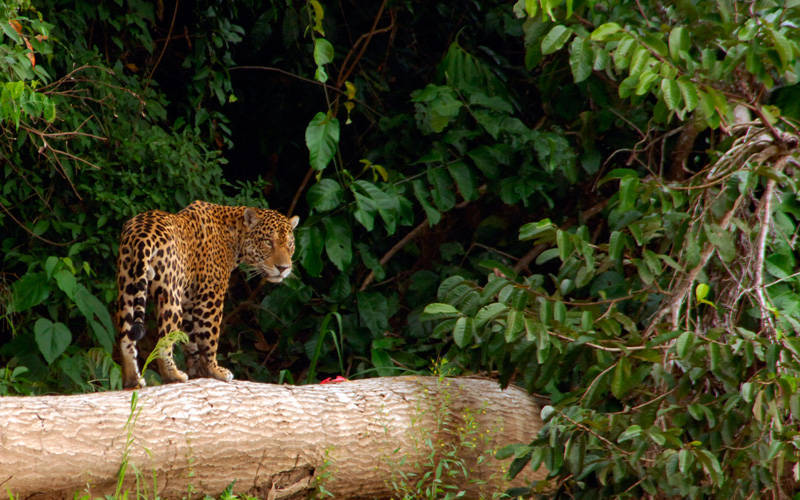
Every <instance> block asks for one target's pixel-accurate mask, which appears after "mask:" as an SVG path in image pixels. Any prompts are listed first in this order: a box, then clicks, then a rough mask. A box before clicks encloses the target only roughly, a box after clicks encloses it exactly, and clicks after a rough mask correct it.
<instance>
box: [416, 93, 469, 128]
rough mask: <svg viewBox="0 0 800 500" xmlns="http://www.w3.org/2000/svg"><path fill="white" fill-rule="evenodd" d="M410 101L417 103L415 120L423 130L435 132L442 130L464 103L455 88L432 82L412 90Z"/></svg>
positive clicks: (456, 114)
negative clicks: (422, 87)
mask: <svg viewBox="0 0 800 500" xmlns="http://www.w3.org/2000/svg"><path fill="white" fill-rule="evenodd" d="M411 101H412V102H415V103H417V106H416V109H417V120H418V122H419V123H420V125H421V126H422V128H423V130H425V131H426V132H431V131H432V132H436V133H439V132H441V131H443V130H444V129H445V128H446V127H447V125H448V124H449V123H450V121H451V120H453V119H454V118H455V117H457V116H458V114H459V113H460V112H461V108H462V107H463V105H464V104H463V103H462V102H461V101H460V100H459V99H458V95H457V94H456V92H455V90H453V89H452V88H450V87H448V86H446V85H433V84H428V85H427V86H426V87H425V88H424V89H422V90H417V91H414V92H413V93H412V94H411Z"/></svg>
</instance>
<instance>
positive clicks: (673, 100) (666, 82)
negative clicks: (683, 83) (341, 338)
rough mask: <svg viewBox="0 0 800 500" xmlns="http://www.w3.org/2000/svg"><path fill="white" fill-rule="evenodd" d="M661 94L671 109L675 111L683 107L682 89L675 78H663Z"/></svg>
mask: <svg viewBox="0 0 800 500" xmlns="http://www.w3.org/2000/svg"><path fill="white" fill-rule="evenodd" d="M661 96H662V97H663V98H664V104H666V105H667V109H669V110H670V111H675V110H676V109H679V108H680V107H681V91H680V89H679V88H678V83H677V82H676V81H675V80H672V79H669V78H664V79H662V80H661Z"/></svg>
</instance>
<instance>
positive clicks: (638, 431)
mask: <svg viewBox="0 0 800 500" xmlns="http://www.w3.org/2000/svg"><path fill="white" fill-rule="evenodd" d="M642 433H643V431H642V427H641V426H640V425H636V424H634V425H631V426H629V427H628V428H627V429H625V430H624V431H623V432H622V433H620V435H619V437H618V438H617V443H624V442H625V441H630V440H631V439H638V438H639V436H641V435H642Z"/></svg>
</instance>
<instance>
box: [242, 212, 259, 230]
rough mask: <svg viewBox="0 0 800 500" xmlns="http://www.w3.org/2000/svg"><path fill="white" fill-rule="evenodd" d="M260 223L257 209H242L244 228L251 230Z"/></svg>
mask: <svg viewBox="0 0 800 500" xmlns="http://www.w3.org/2000/svg"><path fill="white" fill-rule="evenodd" d="M260 221H261V216H260V215H259V214H258V209H256V208H250V207H247V208H245V209H244V227H246V228H247V229H253V228H254V227H256V224H258V223H259V222H260Z"/></svg>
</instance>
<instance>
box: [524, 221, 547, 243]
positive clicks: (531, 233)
mask: <svg viewBox="0 0 800 500" xmlns="http://www.w3.org/2000/svg"><path fill="white" fill-rule="evenodd" d="M554 229H556V225H555V224H553V223H552V222H551V221H550V219H542V220H540V221H536V222H528V223H527V224H524V225H523V226H522V227H520V228H519V239H520V240H530V239H533V238H535V237H537V236H539V235H540V234H542V233H546V232H551V231H552V230H554Z"/></svg>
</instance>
